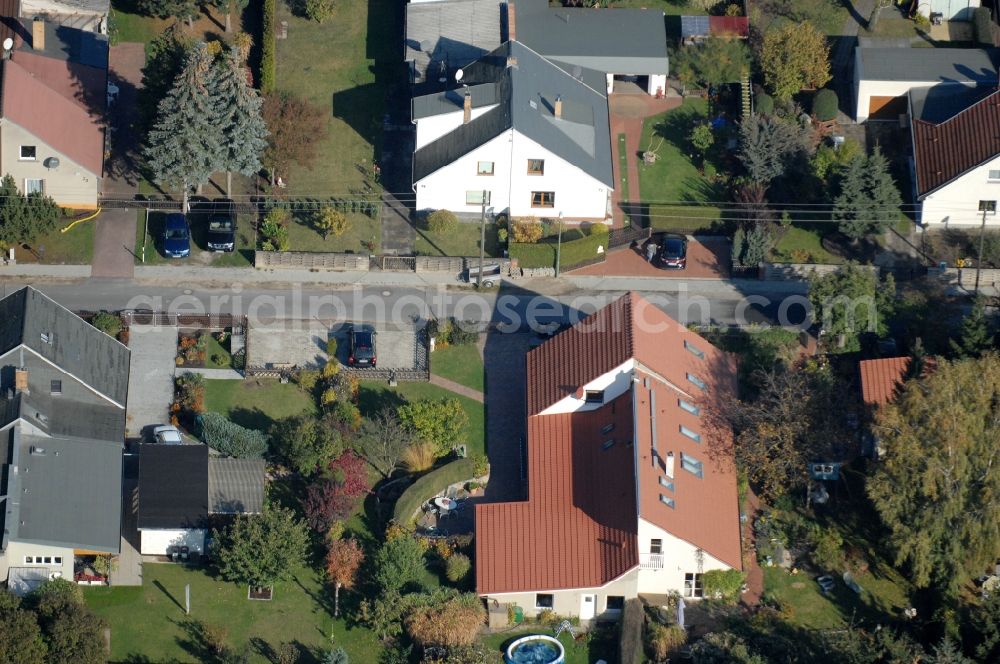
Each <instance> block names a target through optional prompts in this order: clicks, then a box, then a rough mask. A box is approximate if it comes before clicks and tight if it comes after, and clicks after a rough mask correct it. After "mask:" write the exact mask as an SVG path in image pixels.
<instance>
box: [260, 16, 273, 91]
mask: <svg viewBox="0 0 1000 664" xmlns="http://www.w3.org/2000/svg"><path fill="white" fill-rule="evenodd" d="M276 2H277V0H264V30H263V40H262V41H261V46H260V91H261V92H262V93H264V94H268V93H271V92H274V83H275V80H276V76H277V74H276V69H275V68H276V64H275V50H276V48H277V35H276V34H275V31H276V29H277V26H276V25H275V22H276V20H277V19H276V18H275V4H276Z"/></svg>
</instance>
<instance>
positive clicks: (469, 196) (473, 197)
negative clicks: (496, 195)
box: [465, 189, 493, 205]
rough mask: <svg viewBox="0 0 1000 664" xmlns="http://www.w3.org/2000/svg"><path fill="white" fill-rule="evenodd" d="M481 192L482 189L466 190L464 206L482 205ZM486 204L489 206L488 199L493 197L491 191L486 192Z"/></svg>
mask: <svg viewBox="0 0 1000 664" xmlns="http://www.w3.org/2000/svg"><path fill="white" fill-rule="evenodd" d="M483 193H484V192H483V190H482V189H468V190H466V192H465V204H466V205H482V204H483ZM485 193H486V204H487V205H489V204H490V199H491V198H492V197H493V192H492V191H488V190H487V191H486V192H485Z"/></svg>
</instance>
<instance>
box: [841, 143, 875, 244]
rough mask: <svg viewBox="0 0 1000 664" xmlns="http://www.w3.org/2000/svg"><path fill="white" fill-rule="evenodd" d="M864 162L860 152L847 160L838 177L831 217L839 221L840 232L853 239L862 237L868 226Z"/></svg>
mask: <svg viewBox="0 0 1000 664" xmlns="http://www.w3.org/2000/svg"><path fill="white" fill-rule="evenodd" d="M865 162H866V159H865V156H864V155H860V154H859V155H858V156H856V157H854V159H851V160H850V161H849V162H847V166H846V167H845V168H844V172H843V174H842V175H841V178H840V194H838V195H837V199H836V200H835V201H834V207H833V218H834V219H836V220H837V221H838V222H839V227H840V232H841V233H843V234H844V235H846V236H848V237H850V238H855V239H857V238H862V237H864V236H865V233H866V231H867V228H868V224H867V221H866V219H865V215H866V210H865V208H866V206H867V204H868V197H867V196H866V195H865Z"/></svg>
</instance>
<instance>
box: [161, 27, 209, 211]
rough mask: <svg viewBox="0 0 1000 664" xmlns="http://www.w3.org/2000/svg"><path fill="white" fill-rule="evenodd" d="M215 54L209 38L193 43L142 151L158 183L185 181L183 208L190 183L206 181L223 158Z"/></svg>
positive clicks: (174, 184)
mask: <svg viewBox="0 0 1000 664" xmlns="http://www.w3.org/2000/svg"><path fill="white" fill-rule="evenodd" d="M215 73H216V70H215V68H214V67H213V66H212V56H211V55H210V54H209V52H208V48H207V47H206V45H205V43H204V42H200V43H198V44H196V45H195V47H194V48H192V49H191V50H190V51H189V53H188V56H187V61H186V62H185V63H184V69H182V70H181V73H180V74H179V75H178V76H177V79H176V80H175V81H174V85H173V87H172V88H171V89H170V91H169V92H168V93H167V96H166V97H164V98H163V100H162V101H161V102H160V104H159V107H158V111H157V119H156V123H155V124H154V125H153V128H152V129H151V130H150V132H149V137H148V138H147V145H146V147H145V149H144V150H143V154H144V156H145V158H146V161H147V163H148V164H149V167H150V169H152V171H153V179H154V180H155V181H156V182H157V183H158V184H163V185H166V186H169V187H180V188H181V189H182V192H183V200H184V208H183V209H184V210H185V211H186V210H187V200H188V189H189V188H190V187H191V186H192V185H196V186H199V187H200V186H201V185H202V184H204V183H205V182H206V181H207V180H208V178H209V177H211V175H212V173H214V172H215V171H217V170H219V167H220V166H221V165H222V161H223V150H222V144H221V136H220V134H221V132H220V131H219V129H220V124H219V113H218V111H217V110H216V107H217V104H216V103H215V101H214V99H213V98H212V90H213V88H214V87H215V84H214V81H213V77H214V76H215Z"/></svg>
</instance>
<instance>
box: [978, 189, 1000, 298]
mask: <svg viewBox="0 0 1000 664" xmlns="http://www.w3.org/2000/svg"><path fill="white" fill-rule="evenodd" d="M994 205H996V203H994ZM993 211H994V212H996V208H994V209H993ZM985 235H986V208H985V207H984V208H983V223H982V224H981V225H980V226H979V257H978V258H977V259H976V295H979V271H980V270H981V269H982V268H983V238H984V237H985Z"/></svg>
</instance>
